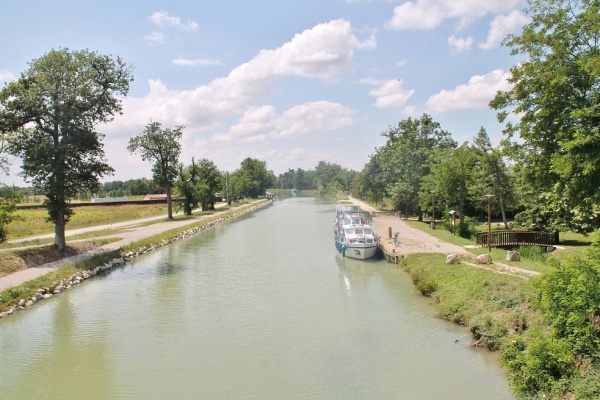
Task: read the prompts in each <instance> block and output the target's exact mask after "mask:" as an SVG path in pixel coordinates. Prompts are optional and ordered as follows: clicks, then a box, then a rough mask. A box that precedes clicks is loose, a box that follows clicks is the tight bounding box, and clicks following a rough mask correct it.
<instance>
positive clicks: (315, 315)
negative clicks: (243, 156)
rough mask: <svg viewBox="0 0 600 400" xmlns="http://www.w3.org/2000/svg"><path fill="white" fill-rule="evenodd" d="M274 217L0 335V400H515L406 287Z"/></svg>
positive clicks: (177, 252) (246, 221) (486, 363)
mask: <svg viewBox="0 0 600 400" xmlns="http://www.w3.org/2000/svg"><path fill="white" fill-rule="evenodd" d="M334 213H335V204H333V203H330V202H323V201H319V200H317V199H315V198H311V197H294V198H288V199H285V200H280V201H276V202H275V203H274V204H273V205H272V206H269V207H267V208H263V209H261V210H260V211H257V212H255V213H252V214H247V215H244V216H242V217H240V218H238V219H237V220H235V222H227V223H224V224H221V225H218V226H216V227H214V228H211V229H209V230H206V231H203V232H202V233H199V234H197V235H195V236H194V237H192V238H189V239H187V240H185V241H183V242H180V243H177V244H172V245H169V246H167V247H165V248H162V249H161V250H158V251H156V252H154V253H150V254H147V255H145V256H143V257H140V258H139V259H137V260H136V261H134V262H131V263H128V264H127V265H126V266H125V267H124V268H122V269H118V270H115V271H113V272H112V273H110V274H108V275H105V276H102V277H96V278H94V279H90V280H88V281H85V282H84V283H82V284H81V285H79V286H77V287H75V288H73V289H71V290H69V291H67V292H65V293H63V294H61V295H59V296H55V297H53V298H51V299H48V300H44V301H43V302H40V303H39V304H37V305H35V306H34V307H32V308H31V309H29V310H27V311H24V312H20V313H18V314H17V315H13V316H11V317H9V318H5V319H3V320H0V397H1V398H2V399H7V400H8V399H10V400H19V399H67V398H85V399H226V398H227V399H228V398H231V399H240V398H252V399H272V398H281V399H446V400H451V399H460V400H469V399H473V400H475V399H477V400H479V399H482V398H488V399H513V395H512V394H511V392H510V390H509V388H508V385H507V382H506V377H505V374H504V372H503V371H502V370H501V369H500V367H499V366H498V360H497V359H496V357H495V356H494V355H493V354H490V353H488V352H487V351H485V350H481V349H476V348H472V347H470V344H471V337H470V335H469V332H468V331H467V330H465V329H463V328H460V327H457V326H455V325H452V324H450V323H448V322H446V321H443V320H441V319H439V318H438V317H437V316H436V309H435V306H433V305H431V304H430V302H429V300H428V299H427V298H425V297H423V296H421V295H420V294H419V293H418V292H416V291H415V289H414V288H413V286H412V283H411V282H410V279H409V276H408V274H406V273H405V272H403V271H402V270H401V269H400V268H398V267H397V266H395V265H393V264H388V263H386V262H385V261H383V260H370V261H369V260H368V261H357V260H351V259H342V258H341V256H340V255H339V254H337V253H336V251H335V247H334V244H333V217H334Z"/></svg>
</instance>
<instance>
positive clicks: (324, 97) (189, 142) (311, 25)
mask: <svg viewBox="0 0 600 400" xmlns="http://www.w3.org/2000/svg"><path fill="white" fill-rule="evenodd" d="M523 7H524V2H523V1H522V0H483V1H482V0H412V1H403V0H399V1H393V0H318V1H317V0H309V1H296V2H287V1H281V0H254V1H242V0H239V1H228V0H219V1H213V0H203V1H192V0H189V1H178V0H173V1H168V2H167V1H156V0H144V1H133V0H130V1H128V0H121V1H114V0H103V1H81V0H75V1H73V0H56V1H47V0H26V1H24V0H3V1H2V2H0V35H1V36H2V37H4V40H2V41H1V42H0V85H3V84H4V82H7V81H10V80H12V79H16V78H17V77H18V76H19V74H20V73H21V72H23V71H25V70H26V69H27V68H28V62H30V61H31V60H33V59H36V58H39V57H41V56H43V55H44V54H45V53H47V52H48V51H50V50H51V49H57V48H60V47H63V48H68V49H70V50H81V49H89V50H93V51H98V52H99V53H102V54H110V55H113V56H120V57H121V58H122V59H123V60H124V61H125V62H127V63H130V64H132V65H133V74H134V77H135V81H134V82H133V84H132V86H131V89H130V92H129V95H128V96H127V97H126V98H124V99H123V105H124V109H123V115H122V116H118V117H116V118H115V120H114V121H113V122H111V123H110V124H107V125H105V126H99V127H98V131H100V132H102V133H104V134H105V135H106V136H105V139H104V145H105V151H106V155H107V159H108V162H109V164H110V165H111V166H112V167H113V168H114V169H115V170H116V173H115V175H113V176H109V177H106V178H105V179H104V181H112V180H127V179H135V178H142V177H145V178H150V177H151V172H150V165H149V164H148V163H147V162H144V161H142V160H141V159H140V158H139V157H138V156H136V155H130V154H129V153H128V152H127V150H126V147H127V143H128V141H129V138H130V137H131V136H134V135H137V134H139V133H141V132H142V130H143V128H144V126H145V125H146V124H147V123H148V122H150V120H152V121H157V122H160V123H161V124H162V125H163V127H174V126H175V125H184V126H185V129H184V138H183V143H182V144H183V152H182V155H181V158H180V161H181V162H183V163H184V164H189V163H190V162H191V158H192V157H194V158H196V159H200V158H208V159H210V160H212V161H213V162H215V164H216V165H217V166H218V167H219V169H221V170H228V171H233V170H235V169H236V168H238V167H239V165H240V162H241V161H242V160H243V159H245V158H247V157H252V158H257V159H260V160H263V161H266V162H267V167H268V168H269V169H271V170H273V171H274V172H275V174H280V173H283V172H285V171H287V170H288V169H290V168H291V169H296V168H303V169H310V168H313V167H315V166H316V165H317V163H318V162H319V161H321V160H324V161H327V162H330V163H337V164H340V165H342V166H344V167H347V168H351V169H355V170H361V169H362V167H363V166H364V165H365V163H367V162H368V160H369V155H370V154H372V153H373V151H374V149H375V148H376V147H378V146H381V145H382V144H384V138H383V137H382V136H381V133H382V132H385V131H387V130H388V128H389V127H390V126H395V125H396V124H397V123H398V122H399V121H401V120H403V119H406V118H408V117H417V118H418V117H419V116H421V115H422V114H423V113H428V114H431V115H432V116H433V119H434V120H435V121H437V122H439V123H440V124H441V126H442V128H443V129H445V130H448V131H449V132H451V134H452V136H453V138H454V139H455V140H457V141H458V142H459V143H462V142H464V141H470V140H472V138H473V137H474V136H475V135H476V133H477V131H478V130H479V129H480V127H482V126H483V127H484V128H485V129H486V130H487V131H488V133H489V135H490V137H491V138H492V141H493V142H494V143H497V142H498V141H499V140H500V138H501V131H502V127H501V126H500V125H499V124H498V122H497V121H496V118H495V112H493V111H492V110H490V109H489V108H488V105H487V104H488V102H489V101H490V100H491V99H492V97H493V96H494V94H495V93H496V91H497V90H506V89H508V88H509V85H508V83H507V82H506V79H507V73H508V70H509V68H510V67H511V66H512V65H514V64H515V63H517V62H518V61H519V60H518V59H517V58H515V57H514V56H510V55H509V50H508V49H507V48H504V47H501V46H500V41H501V40H502V38H503V37H504V36H505V35H506V34H507V33H515V32H519V30H520V28H521V27H522V26H523V25H524V24H525V23H526V22H527V17H526V16H525V14H524V13H523V11H522V9H523ZM18 165H19V160H17V159H12V167H11V175H10V176H8V177H0V182H3V183H5V184H8V185H12V184H13V182H14V183H16V184H17V185H22V184H23V181H22V180H21V178H19V177H15V174H16V173H18V171H19V168H18Z"/></svg>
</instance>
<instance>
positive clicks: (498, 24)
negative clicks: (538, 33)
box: [479, 10, 529, 50]
mask: <svg viewBox="0 0 600 400" xmlns="http://www.w3.org/2000/svg"><path fill="white" fill-rule="evenodd" d="M527 23H529V18H528V17H527V16H526V15H525V14H523V13H522V12H520V11H518V10H514V11H512V12H511V13H510V14H508V15H506V16H505V15H497V16H496V17H495V18H494V20H493V21H492V22H491V23H490V31H489V33H488V37H487V41H486V42H485V43H480V44H479V47H480V48H481V49H484V50H489V49H493V48H494V47H498V46H499V45H500V43H501V42H502V40H503V39H504V37H505V36H506V35H507V34H509V33H514V32H516V31H517V30H518V29H520V28H521V27H522V26H523V25H525V24H527Z"/></svg>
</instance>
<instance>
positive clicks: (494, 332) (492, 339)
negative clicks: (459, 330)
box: [469, 314, 507, 351]
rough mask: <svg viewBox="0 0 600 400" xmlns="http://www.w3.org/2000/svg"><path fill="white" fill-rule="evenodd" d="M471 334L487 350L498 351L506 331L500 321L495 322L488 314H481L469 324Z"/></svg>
mask: <svg viewBox="0 0 600 400" xmlns="http://www.w3.org/2000/svg"><path fill="white" fill-rule="evenodd" d="M469 325H470V327H469V329H470V330H471V333H473V335H474V336H475V337H476V338H477V339H479V340H480V343H481V344H483V345H484V346H486V347H487V348H488V349H490V350H492V351H495V350H498V348H499V347H500V344H501V342H502V340H503V339H504V338H505V337H506V334H507V329H506V326H505V325H504V323H503V322H502V321H496V320H495V319H494V318H493V317H492V316H491V315H489V314H482V315H480V316H478V317H476V318H474V319H473V321H471V322H470V324H469Z"/></svg>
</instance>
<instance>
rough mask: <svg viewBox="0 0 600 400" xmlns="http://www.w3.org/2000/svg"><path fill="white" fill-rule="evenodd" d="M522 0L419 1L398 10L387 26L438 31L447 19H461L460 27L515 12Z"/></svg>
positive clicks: (400, 6)
mask: <svg viewBox="0 0 600 400" xmlns="http://www.w3.org/2000/svg"><path fill="white" fill-rule="evenodd" d="M519 1H520V0H485V1H482V0H415V1H405V2H403V3H402V4H400V5H398V6H396V7H395V8H394V15H393V16H392V18H391V19H390V20H389V21H387V22H386V24H385V26H386V28H388V29H392V30H406V29H409V30H410V29H411V30H425V29H434V28H436V27H437V26H439V25H440V24H441V23H442V22H443V21H444V20H446V19H458V20H459V26H464V25H466V24H467V23H469V22H471V21H473V20H476V19H478V18H481V17H483V16H485V15H486V14H488V13H492V14H497V13H501V12H505V11H508V10H511V9H513V8H514V7H515V5H517V4H518V3H519Z"/></svg>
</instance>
